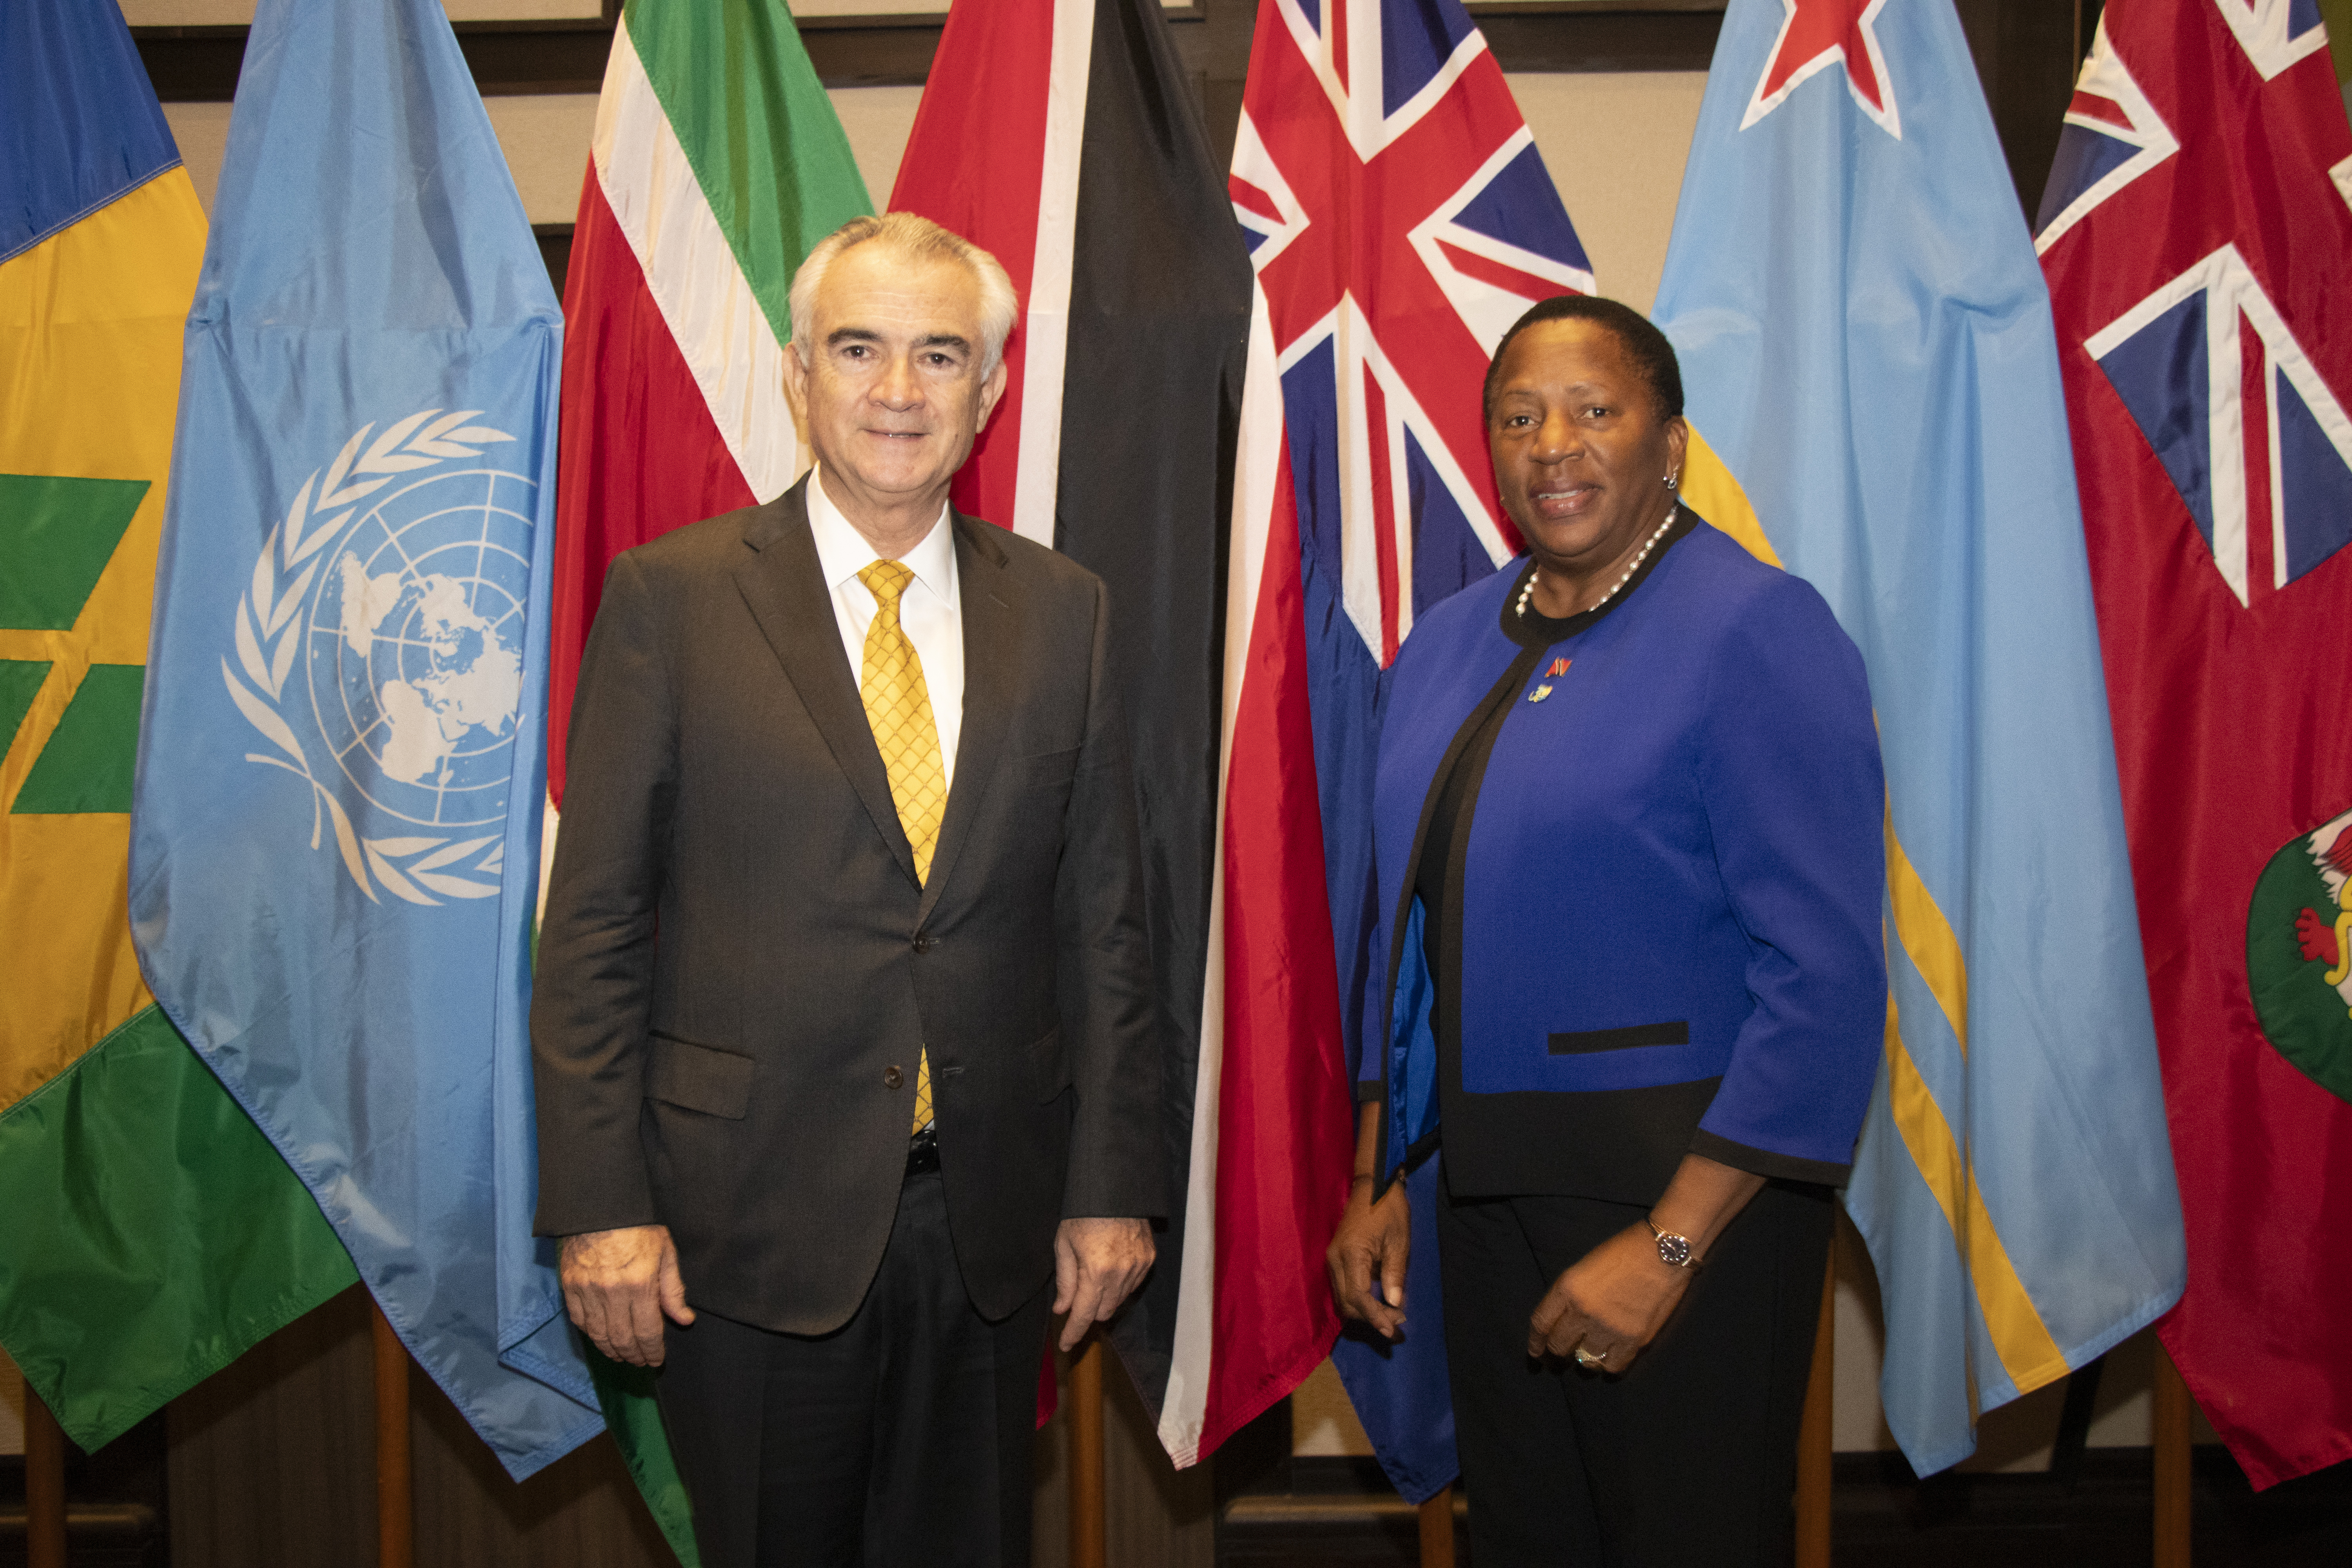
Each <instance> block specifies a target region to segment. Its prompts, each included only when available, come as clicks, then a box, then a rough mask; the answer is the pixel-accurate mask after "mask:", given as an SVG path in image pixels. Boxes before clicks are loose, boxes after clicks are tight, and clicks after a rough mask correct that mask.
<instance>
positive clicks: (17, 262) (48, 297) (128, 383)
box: [0, 168, 205, 1107]
mask: <svg viewBox="0 0 2352 1568" xmlns="http://www.w3.org/2000/svg"><path fill="white" fill-rule="evenodd" d="M204 248H205V217H204V209H203V207H202V206H201V205H198V203H197V201H196V193H195V187H194V185H193V184H190V183H189V180H188V176H187V173H186V171H185V170H184V169H179V168H173V169H170V170H167V171H165V172H164V173H163V174H159V175H157V176H156V177H155V178H154V179H152V180H150V181H148V182H147V183H146V184H142V185H141V186H139V187H138V188H137V189H136V190H133V191H131V192H129V193H128V194H126V195H123V196H122V197H121V198H120V199H119V200H117V201H115V202H113V203H111V204H110V205H107V206H105V207H102V208H100V210H99V211H97V212H95V213H93V214H91V215H90V216H89V217H86V218H84V219H82V220H81V221H80V222H79V223H77V224H75V225H73V226H71V227H69V228H67V229H64V230H61V231H60V232H58V233H57V234H55V235H52V236H51V237H49V238H47V239H46V240H44V241H42V242H41V243H40V244H38V245H37V246H34V247H32V248H31V249H29V250H27V251H26V252H24V253H23V254H22V255H20V256H17V257H15V258H11V259H10V260H9V261H7V262H6V263H5V264H0V474H17V475H31V476H54V477H58V478H61V479H131V480H144V481H147V489H146V492H145V494H144V495H143V496H142V498H141V500H140V501H139V505H138V510H137V511H135V512H134V513H133V514H132V516H131V522H130V525H129V527H128V528H127V529H126V530H125V531H124V532H123V534H122V537H121V542H119V543H118V544H117V545H116V547H115V550H114V552H113V554H112V556H111V557H110V558H109V559H108V560H107V562H106V564H105V567H104V570H103V571H102V572H101V573H100V575H99V577H98V580H97V582H96V584H95V585H94V586H93V587H92V589H91V590H90V593H89V598H88V599H87V601H86V602H84V603H83V604H82V605H81V607H80V609H79V612H78V613H77V614H76V615H75V616H74V621H73V624H72V626H70V627H68V628H66V629H62V630H59V629H54V628H49V629H40V628H32V627H24V626H16V627H0V659H11V660H19V661H25V662H27V663H34V664H46V665H47V666H48V667H49V668H48V670H47V675H46V677H45V678H44V679H42V681H41V684H40V688H39V690H38V693H37V695H36V696H35V698H34V699H33V701H32V705H31V707H30V708H29V709H28V710H26V712H25V715H24V720H23V722H22V723H21V724H19V725H18V726H17V728H16V735H15V736H14V738H13V742H11V743H8V744H7V749H6V752H5V755H0V949H5V951H6V952H8V954H9V974H8V981H7V984H0V1107H5V1106H8V1105H11V1104H14V1103H15V1102H16V1100H20V1099H22V1098H23V1097H24V1096H25V1095H26V1094H27V1093H29V1092H30V1091H31V1090H33V1089H36V1088H37V1087H38V1086H39V1085H40V1084H42V1083H44V1082H46V1081H47V1079H50V1078H52V1077H54V1076H55V1075H56V1074H57V1073H58V1072H59V1071H61V1070H63V1069H64V1068H66V1067H67V1066H68V1065H69V1064H71V1063H72V1062H73V1061H74V1060H75V1058H79V1056H80V1055H81V1054H82V1053H83V1052H84V1051H86V1050H88V1049H89V1047H91V1046H93V1045H95V1044H96V1043H97V1042H98V1041H100V1039H103V1038H104V1037H106V1036H107V1035H108V1034H109V1033H110V1032H111V1031H112V1030H114V1029H115V1028H117V1027H119V1026H121V1024H122V1023H123V1021H124V1020H126V1019H128V1018H129V1017H130V1016H131V1015H132V1014H134V1013H136V1012H138V1011H139V1009H140V1008H142V1007H144V1006H145V1005H147V1004H148V1002H149V1001H150V997H149V995H148V994H147V987H146V986H145V984H143V983H142V981H141V980H140V977H139V966H138V963H137V961H136V959H135V957H134V955H133V953H132V952H131V929H130V921H129V906H128V887H127V878H128V875H129V867H128V857H129V853H130V844H131V826H130V823H131V819H130V817H129V816H125V815H124V814H123V813H121V812H120V811H111V812H100V811H90V812H76V813H68V814H64V815H27V814H23V813H19V812H16V811H15V810H14V809H12V808H13V806H14V805H16V804H17V803H18V799H19V796H20V795H21V794H22V792H23V789H24V785H25V782H26V778H27V777H28V776H29V775H30V774H31V773H32V771H33V768H34V765H35V763H37V760H38V759H39V757H40V755H41V753H42V752H43V750H44V749H45V748H46V747H47V745H48V743H49V742H50V740H51V739H52V738H53V737H54V736H55V734H56V732H57V730H58V724H59V722H60V721H61V720H62V719H63V718H64V716H65V712H66V710H67V708H68V705H69V704H70V702H71V701H72V699H73V698H74V696H75V694H76V693H77V692H78V691H79V689H80V688H81V686H82V684H83V681H84V679H85V678H86V677H87V676H88V675H89V669H90V667H91V666H92V665H121V666H137V665H143V664H144V663H145V662H146V660H147V625H148V618H149V612H150V606H151V602H152V598H153V595H154V583H155V552H156V547H157V545H158V544H159V542H161V540H162V538H163V488H164V487H163V481H164V478H165V475H166V473H167V471H168V469H169V468H170V464H171V455H172V424H173V416H174V413H175V412H176V409H177V407H178V403H179V395H180V354H181V349H182V345H183V341H184V331H185V324H186V321H187V314H188V306H189V303H190V301H191V300H194V297H195V290H196V273H197V271H198V269H199V268H200V267H201V266H202V264H203V261H204ZM19 566H20V569H21V563H19ZM0 740H5V738H0Z"/></svg>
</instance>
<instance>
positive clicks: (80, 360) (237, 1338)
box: [0, 0, 356, 1448]
mask: <svg viewBox="0 0 2352 1568" xmlns="http://www.w3.org/2000/svg"><path fill="white" fill-rule="evenodd" d="M204 248H205V218H204V212H203V209H202V208H201V207H200V206H199V205H198V204H197V200H196V194H195V190H194V186H193V185H192V184H190V183H189V180H188V176H187V173H186V171H185V170H184V169H183V168H182V167H181V166H180V159H179V152H178V149H177V148H176V147H175V146H174V144H173V140H172V134H171V131H170V129H169V127H168V126H167V125H166V124H165V123H164V121H163V110H162V109H161V107H160V106H159V105H158V104H157V103H156V101H155V94H154V90H153V89H152V87H150V86H149V84H148V80H147V76H146V72H145V70H144V68H142V66H141V64H140V61H139V57H138V55H137V53H136V52H135V51H134V50H133V48H132V47H131V36H130V31H129V29H128V28H127V27H126V26H124V25H123V21H122V15H121V11H120V10H119V9H118V8H117V7H116V6H115V5H113V4H112V0H24V3H20V4H16V5H10V6H8V7H6V8H5V10H0V743H5V748H6V749H5V756H0V1214H5V1215H7V1216H8V1218H7V1222H6V1223H5V1225H0V1346H5V1348H6V1350H7V1352H8V1354H9V1355H10V1357H11V1358H12V1359H14V1360H15V1361H16V1363H17V1365H18V1366H19V1367H21V1368H22V1369H23V1371H24V1373H25V1377H26V1382H27V1383H28V1384H30V1385H31V1386H32V1388H33V1389H34V1390H35V1392H37V1393H38V1394H40V1396H41V1397H42V1399H43V1400H44V1401H45V1402H46V1403H47V1405H49V1407H50V1409H51V1410H53V1411H54V1412H55V1413H56V1414H57V1415H58V1420H59V1422H60V1423H61V1424H62V1425H63V1426H64V1427H65V1429H66V1431H67V1433H68V1435H70V1436H72V1437H73V1438H74V1440H75V1441H76V1442H78V1443H79V1444H80V1445H81V1446H82V1447H85V1448H94V1447H98V1446H99V1445H100V1444H102V1443H105V1442H107V1441H108V1440H110V1439H111V1438H112V1437H114V1436H118V1435H119V1434H121V1432H122V1431H123V1430H124V1429H125V1428H127V1427H129V1426H131V1425H132V1424H134V1423H135V1422H137V1421H139V1420H140V1419H141V1418H142V1417H143V1416H145V1415H147V1414H149V1413H150V1412H151V1411H152V1410H154V1409H155V1408H156V1407H157V1406H159V1405H162V1404H163V1402H164V1401H165V1400H167V1399H169V1398H171V1397H172V1396H173V1394H178V1393H180V1392H181V1391H183V1390H184V1389H186V1388H187V1387H189V1386H190V1385H192V1384H194V1383H196V1382H197V1381H198V1380H200V1379H202V1378H204V1377H205V1376H206V1375H208V1374H209V1373H213V1372H215V1371H216V1370H217V1369H219V1368H220V1367H222V1366H225V1365H226V1364H227V1363H229V1362H230V1361H233V1360H235V1359H236V1357H237V1356H238V1355H239V1354H241V1353H242V1352H244V1351H245V1350H247V1348H248V1347H250V1346H251V1345H252V1344H253V1343H254V1342H257V1341H258V1340H259V1339H261V1338H262V1337H263V1336H265V1335H267V1334H268V1333H269V1332H271V1331H274V1330H276V1329H278V1328H279V1327H281V1326H283V1325H284V1324H286V1323H288V1322H289V1321H292V1320H293V1319H294V1318H296V1317H298V1316H299V1315H300V1314H302V1313H303V1312H305V1311H308V1310H310V1308H311V1307H313V1306H316V1305H317V1304H318V1303H319V1302H320V1301H322V1300H326V1298H328V1297H329V1296H331V1295H333V1294H335V1293H336V1292H337V1291H340V1290H341V1289H344V1288H346V1287H347V1286H349V1285H351V1284H352V1282H353V1280H354V1279H355V1278H356V1277H355V1275H354V1274H353V1273H352V1265H351V1260H350V1258H348V1257H346V1256H345V1254H344V1252H343V1249H342V1247H341V1245H340V1244H339V1243H337V1241H336V1240H335V1237H334V1233H333V1232H332V1231H331V1230H330V1229H329V1228H328V1227H327V1224H326V1221H325V1220H324V1219H323V1218H322V1217H321V1216H320V1213H319V1209H318V1205H316V1204H315V1203H314V1202H313V1201H312V1200H311V1198H310V1194H309V1192H308V1191H307V1190H305V1189H304V1187H303V1185H302V1184H301V1183H300V1182H299V1180H297V1179H296V1177H295V1175H294V1173H292V1172H291V1171H290V1170H289V1169H288V1168H287V1165H286V1163H285V1162H284V1161H283V1160H282V1159H280V1158H279V1157H278V1153H277V1152H276V1151H275V1150H274V1149H272V1148H271V1147H270V1146H269V1144H268V1142H267V1141H266V1140H265V1139H264V1138H263V1137H262V1135H261V1133H260V1132H259V1131H257V1129H256V1128H255V1127H254V1125H253V1123H252V1121H250V1120H249V1119H248V1118H247V1116H246V1114H245V1112H244V1111H243V1110H241V1109H239V1108H238V1106H237V1104H236V1101H234V1100H231V1099H230V1098H229V1096H228V1095H227V1093H226V1091H225V1090H223V1089H222V1088H221V1087H220V1084H219V1083H218V1081H217V1080H216V1079H214V1078H213V1076H212V1074H211V1072H210V1071H209V1070H208V1069H207V1068H205V1066H204V1064H203V1063H202V1062H201V1061H199V1060H198V1059H197V1058H196V1057H195V1055H194V1053H193V1052H192V1051H190V1050H189V1049H188V1047H187V1046H186V1045H185V1044H184V1042H183V1041H182V1040H181V1038H180V1037H179V1035H178V1034H177V1033H176V1032H175V1031H174V1030H173V1027H172V1026H171V1024H170V1023H169V1022H167V1021H166V1020H165V1019H164V1017H163V1014H162V1013H160V1012H158V1011H157V1010H156V1008H155V1005H154V999H153V998H152V996H151V995H150V994H148V991H147V987H146V984H144V982H143V981H142V979H141V978H140V973H139V966H138V962H137V958H136V956H135V954H134V953H133V952H132V950H131V931H130V924H129V919H128V913H127V893H128V889H127V881H128V876H129V871H128V858H129V850H130V837H131V817H130V812H131V773H132V769H133V764H134V763H135V761H136V757H137V752H138V742H139V714H140V700H141V695H142V689H143V686H144V677H145V673H146V671H145V665H146V658H147V630H148V612H149V605H150V600H151V597H152V591H153V586H154V575H155V551H156V544H157V541H158V538H159V535H160V531H161V529H162V526H163V483H164V478H165V475H166V472H167V470H168V468H169V467H170V461H171V447H172V427H173V412H174V409H175V407H176V405H177V403H178V398H179V386H180V355H181V342H182V334H183V330H184V323H185V321H186V317H187V313H188V306H189V301H190V300H192V299H193V298H194V293H195V287H196V273H197V268H198V266H199V264H200V263H201V262H202V260H203V258H204ZM162 765H168V763H164V764H162Z"/></svg>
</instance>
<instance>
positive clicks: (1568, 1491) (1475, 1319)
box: [1437, 1183, 1832, 1568]
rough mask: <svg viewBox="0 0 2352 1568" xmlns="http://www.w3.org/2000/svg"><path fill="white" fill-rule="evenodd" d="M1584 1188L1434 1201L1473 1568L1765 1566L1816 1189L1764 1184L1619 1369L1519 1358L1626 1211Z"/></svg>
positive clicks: (1780, 1480)
mask: <svg viewBox="0 0 2352 1568" xmlns="http://www.w3.org/2000/svg"><path fill="white" fill-rule="evenodd" d="M1643 1212H1644V1211H1643V1209H1641V1208H1639V1207H1636V1206H1631V1205H1624V1204H1612V1203H1603V1202H1601V1201H1600V1200H1598V1199H1593V1198H1570V1197H1514V1198H1489V1199H1478V1200H1456V1199H1454V1197H1453V1196H1452V1195H1451V1194H1444V1195H1441V1197H1440V1199H1439V1203H1438V1208H1437V1240H1438V1247H1439V1252H1440V1265H1441V1269H1442V1274H1443V1279H1444V1290H1445V1350H1446V1356H1447V1359H1448V1361H1449V1362H1450V1363H1451V1365H1452V1373H1453V1381H1454V1437H1455V1441H1456V1444H1457V1445H1458V1447H1459V1449H1460V1453H1461V1459H1462V1483H1463V1487H1464V1489H1465V1492H1466V1493H1467V1495H1468V1499H1469V1508H1470V1542H1471V1557H1472V1560H1473V1561H1475V1563H1477V1564H1478V1568H1522V1565H1533V1564H1538V1563H1540V1564H1545V1565H1546V1568H1550V1565H1552V1564H1570V1563H1572V1564H1579V1565H1582V1564H1594V1565H1605V1568H1708V1565H1711V1564H1723V1565H1726V1568H1729V1565H1732V1564H1739V1565H1747V1564H1757V1563H1780V1562H1783V1561H1785V1559H1786V1558H1787V1556H1788V1553H1789V1550H1790V1530H1791V1522H1792V1521H1791V1514H1790V1497H1791V1494H1792V1492H1793V1491H1794V1489H1795V1486H1796V1466H1797V1423H1798V1420H1799V1417H1800V1416H1801V1414H1802V1412H1803V1408H1804V1398H1805V1377H1806V1373H1807V1372H1808V1371H1809V1370H1810V1369H1811V1363H1812V1349H1813V1330H1814V1324H1815V1322H1816V1320H1817V1318H1818V1315H1819V1313H1820V1310H1821V1300H1822V1267H1823V1265H1824V1263H1825V1262H1826V1260H1827V1258H1828V1251H1829V1241H1830V1226H1831V1224H1832V1215H1831V1208H1830V1200H1829V1194H1828V1193H1827V1191H1826V1190H1825V1189H1822V1188H1818V1187H1798V1186H1789V1185H1783V1184H1780V1183H1773V1184H1769V1185H1767V1186H1766V1187H1765V1188H1764V1190H1763V1191H1762V1192H1760V1193H1759V1194H1757V1195H1756V1197H1755V1199H1754V1201H1753V1202H1751V1203H1750V1204H1749V1205H1748V1207H1747V1208H1746V1209H1745V1210H1743V1211H1742V1212H1741V1214H1740V1215H1739V1216H1738V1218H1737V1219H1735V1220H1734V1221H1733V1222H1732V1224H1731V1226H1730V1228H1728V1229H1727V1230H1726V1231H1725V1232H1724V1233H1723V1235H1722V1236H1720V1237H1717V1239H1716V1243H1715V1246H1714V1247H1712V1248H1711V1249H1710V1250H1709V1253H1708V1257H1707V1259H1706V1266H1705V1267H1704V1268H1701V1269H1700V1270H1699V1271H1698V1273H1697V1275H1696V1277H1695V1278H1694V1279H1692V1280H1691V1285H1690V1289H1689V1290H1688V1291H1687V1292H1686V1293H1685V1295H1684V1297H1683V1300H1682V1304H1681V1305H1680V1306H1679V1307H1678V1308H1676V1309H1675V1315H1674V1317H1673V1318H1671V1319H1669V1320H1668V1321H1667V1323H1666V1326H1665V1328H1664V1330H1663V1331H1661V1332H1660V1334H1659V1336H1658V1337H1657V1339H1655V1340H1654V1341H1653V1342H1651V1344H1650V1346H1649V1348H1648V1349H1647V1350H1646V1351H1644V1352H1643V1353H1642V1355H1641V1356H1640V1358H1639V1359H1638V1360H1636V1361H1635V1362H1634V1363H1633V1366H1632V1368H1631V1369H1630V1370H1628V1371H1627V1372H1626V1373H1624V1374H1623V1375H1622V1376H1612V1375H1608V1374H1604V1373H1589V1372H1581V1371H1579V1370H1577V1368H1576V1367H1575V1366H1574V1365H1573V1364H1572V1363H1565V1364H1560V1365H1552V1364H1548V1363H1538V1362H1534V1361H1530V1360H1529V1359H1528V1353H1527V1345H1528V1317H1529V1315H1530V1314H1532V1313H1533V1312H1534V1310H1535V1308H1536V1303H1537V1302H1538V1300H1541V1299H1542V1297H1543V1294H1544V1292H1545V1291H1547V1290H1549V1289H1550V1288H1551V1285H1552V1281H1553V1280H1555V1279H1558V1278H1559V1273H1560V1271H1561V1270H1562V1269H1564V1268H1567V1267H1568V1266H1569V1265H1570V1264H1571V1263H1574V1262H1575V1261H1576V1260H1577V1259H1578V1258H1581V1257H1583V1256H1584V1254H1585V1253H1586V1252H1588V1251H1590V1250H1591V1248H1592V1247H1594V1246H1596V1245H1598V1244H1599V1243H1600V1242H1601V1241H1603V1240H1605V1239H1607V1238H1608V1237H1611V1236H1613V1235H1615V1234H1616V1233H1617V1232H1618V1231H1621V1230H1622V1229H1624V1228H1625V1227H1626V1226H1629V1225H1639V1224H1640V1223H1641V1222H1642V1216H1643Z"/></svg>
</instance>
